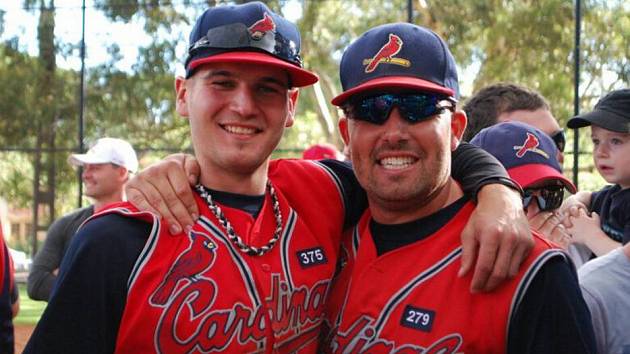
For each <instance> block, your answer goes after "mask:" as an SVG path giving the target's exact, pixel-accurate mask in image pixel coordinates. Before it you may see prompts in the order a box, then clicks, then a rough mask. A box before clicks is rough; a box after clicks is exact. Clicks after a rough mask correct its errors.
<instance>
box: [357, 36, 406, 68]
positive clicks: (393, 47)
mask: <svg viewBox="0 0 630 354" xmlns="http://www.w3.org/2000/svg"><path fill="white" fill-rule="evenodd" d="M402 46H403V40H402V39H401V38H400V37H398V36H397V35H395V34H393V33H390V34H389V40H388V41H387V43H385V45H383V46H382V47H381V49H380V50H379V51H378V53H376V54H375V55H374V56H373V57H372V58H370V59H363V65H367V66H366V67H365V72H366V73H371V72H372V71H374V70H376V68H377V67H378V66H379V65H380V64H381V63H385V64H396V65H400V66H404V67H409V66H411V63H410V62H409V60H407V59H403V58H394V55H396V54H398V52H400V50H401V49H402Z"/></svg>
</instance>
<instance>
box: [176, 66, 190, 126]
mask: <svg viewBox="0 0 630 354" xmlns="http://www.w3.org/2000/svg"><path fill="white" fill-rule="evenodd" d="M186 81H187V80H186V79H185V78H184V77H182V76H178V77H176V78H175V109H176V110H177V113H179V115H181V116H182V117H188V105H187V104H186V102H187V100H188V95H187V94H188V88H187V87H186Z"/></svg>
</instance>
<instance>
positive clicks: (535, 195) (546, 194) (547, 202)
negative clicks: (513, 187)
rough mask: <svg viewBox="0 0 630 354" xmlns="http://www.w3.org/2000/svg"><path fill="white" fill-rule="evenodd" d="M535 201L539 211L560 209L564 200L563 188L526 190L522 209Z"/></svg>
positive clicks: (551, 187)
mask: <svg viewBox="0 0 630 354" xmlns="http://www.w3.org/2000/svg"><path fill="white" fill-rule="evenodd" d="M534 200H535V201H536V203H538V208H539V209H540V210H541V211H552V210H556V209H558V208H560V206H561V205H562V201H563V200H564V186H560V185H558V186H547V187H542V188H526V189H525V190H524V196H523V208H524V209H527V207H529V205H530V204H531V203H532V202H533V201H534Z"/></svg>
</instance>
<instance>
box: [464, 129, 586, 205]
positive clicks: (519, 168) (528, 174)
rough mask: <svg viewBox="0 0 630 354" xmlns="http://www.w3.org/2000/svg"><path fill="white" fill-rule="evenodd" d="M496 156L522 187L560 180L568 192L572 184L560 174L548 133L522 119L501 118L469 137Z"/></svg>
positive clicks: (553, 145) (572, 188)
mask: <svg viewBox="0 0 630 354" xmlns="http://www.w3.org/2000/svg"><path fill="white" fill-rule="evenodd" d="M470 143H471V144H474V145H477V146H479V147H481V148H482V149H484V150H486V151H487V152H489V153H490V154H491V155H493V156H494V157H496V158H497V159H498V160H499V161H500V162H501V164H503V166H504V167H505V169H506V170H507V172H508V174H509V175H510V177H511V178H512V179H513V180H515V181H516V182H517V183H518V184H520V185H521V187H523V188H527V187H528V186H531V185H533V184H535V183H538V182H541V181H545V180H550V179H552V180H560V181H561V182H562V183H563V184H564V186H565V187H566V188H567V190H568V191H569V192H571V193H575V192H576V188H575V185H574V184H573V183H572V182H571V181H570V180H569V179H567V178H566V177H564V176H563V175H562V168H561V167H560V163H559V162H558V159H557V153H558V148H557V147H556V144H555V143H554V142H553V140H552V139H551V138H550V137H549V135H547V134H545V133H544V132H542V131H541V130H539V129H537V128H535V127H533V126H531V125H529V124H525V123H521V122H513V121H510V122H503V123H499V124H495V125H493V126H490V127H488V128H485V129H482V130H481V131H480V132H479V133H477V135H475V136H474V137H473V138H472V140H471V141H470Z"/></svg>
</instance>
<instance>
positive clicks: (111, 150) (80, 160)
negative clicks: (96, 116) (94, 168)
mask: <svg viewBox="0 0 630 354" xmlns="http://www.w3.org/2000/svg"><path fill="white" fill-rule="evenodd" d="M68 162H70V163H71V164H73V165H75V166H83V165H85V164H97V163H113V164H115V165H118V166H122V167H124V168H126V169H127V171H129V172H136V171H137V170H138V158H137V157H136V152H135V151H134V150H133V147H131V144H129V143H128V142H126V141H124V140H122V139H115V138H101V139H98V141H97V142H96V144H95V145H94V146H92V147H91V148H90V150H88V152H87V153H85V154H72V155H70V157H68Z"/></svg>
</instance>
